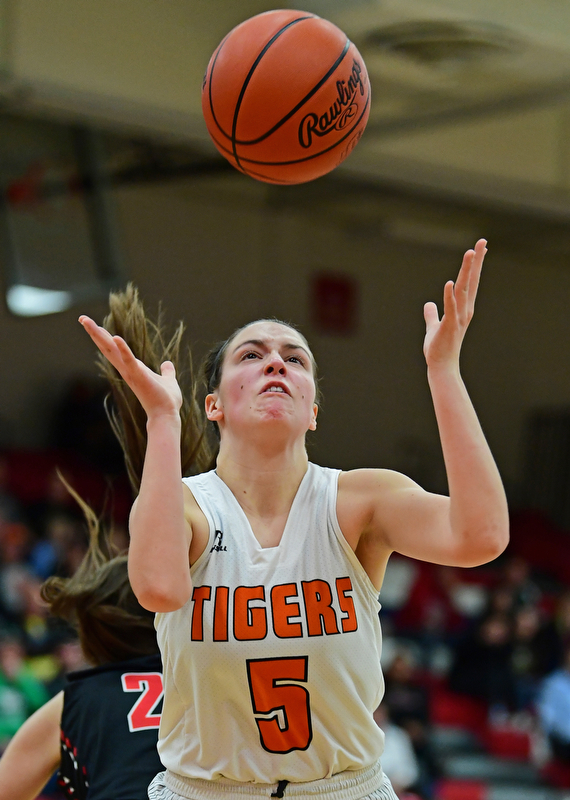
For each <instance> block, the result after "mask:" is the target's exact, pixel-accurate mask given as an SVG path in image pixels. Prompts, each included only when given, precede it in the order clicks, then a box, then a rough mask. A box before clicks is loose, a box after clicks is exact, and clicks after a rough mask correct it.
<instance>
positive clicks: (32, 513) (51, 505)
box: [26, 469, 83, 541]
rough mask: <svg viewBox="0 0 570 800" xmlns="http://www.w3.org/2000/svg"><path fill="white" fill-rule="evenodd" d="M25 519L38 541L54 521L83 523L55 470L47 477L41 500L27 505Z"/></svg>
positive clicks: (43, 536)
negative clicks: (64, 520) (66, 520)
mask: <svg viewBox="0 0 570 800" xmlns="http://www.w3.org/2000/svg"><path fill="white" fill-rule="evenodd" d="M64 477H65V476H64ZM26 517H27V519H28V521H29V523H30V526H31V528H32V530H33V531H34V532H35V534H36V536H37V537H38V539H39V540H40V541H41V540H43V539H44V538H45V536H46V531H47V530H48V528H49V526H50V524H51V522H52V521H53V520H54V519H61V518H63V519H69V520H76V521H77V522H83V517H82V516H81V513H80V512H79V510H78V508H77V504H76V503H75V500H74V499H73V497H72V496H71V494H70V493H69V491H68V490H67V487H66V486H65V484H64V483H63V481H62V480H61V478H60V477H59V475H58V472H57V470H56V469H54V470H53V471H52V472H51V474H50V475H49V477H48V480H47V486H46V489H45V494H44V495H43V497H42V498H41V500H38V501H37V502H35V503H31V504H28V506H27V509H26Z"/></svg>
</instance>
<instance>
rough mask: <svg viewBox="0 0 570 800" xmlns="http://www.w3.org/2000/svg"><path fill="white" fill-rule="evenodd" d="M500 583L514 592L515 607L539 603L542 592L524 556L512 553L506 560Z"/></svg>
mask: <svg viewBox="0 0 570 800" xmlns="http://www.w3.org/2000/svg"><path fill="white" fill-rule="evenodd" d="M499 585H500V586H501V587H503V588H504V589H507V590H510V591H511V592H512V594H513V598H514V604H515V607H518V606H530V605H538V604H539V602H540V598H541V595H542V592H541V590H540V587H539V586H538V584H537V583H536V582H535V581H534V580H533V578H532V576H531V566H530V564H529V562H528V561H527V560H526V559H525V558H523V557H522V556H518V555H512V556H510V557H509V558H507V560H506V561H505V562H504V564H503V567H502V577H501V580H500V582H499Z"/></svg>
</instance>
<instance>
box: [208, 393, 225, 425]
mask: <svg viewBox="0 0 570 800" xmlns="http://www.w3.org/2000/svg"><path fill="white" fill-rule="evenodd" d="M204 405H205V408H206V416H207V417H208V419H209V420H210V422H219V421H220V420H221V419H222V417H223V416H224V413H223V411H222V404H221V402H220V398H219V396H218V393H217V392H212V393H211V394H207V395H206V399H205V401H204Z"/></svg>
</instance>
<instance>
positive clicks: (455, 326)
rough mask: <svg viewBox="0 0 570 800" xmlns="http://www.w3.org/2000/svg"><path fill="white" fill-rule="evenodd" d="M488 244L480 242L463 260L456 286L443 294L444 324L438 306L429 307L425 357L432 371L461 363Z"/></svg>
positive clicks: (431, 305)
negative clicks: (463, 346) (434, 368)
mask: <svg viewBox="0 0 570 800" xmlns="http://www.w3.org/2000/svg"><path fill="white" fill-rule="evenodd" d="M486 252H487V242H486V241H485V239H479V241H478V242H477V244H476V245H475V249H474V250H468V251H467V252H466V253H465V255H464V256H463V262H462V264H461V269H460V270H459V274H458V276H457V280H456V281H455V283H454V282H453V281H448V282H447V283H446V284H445V287H444V290H443V316H442V318H441V320H440V318H439V314H438V310H437V306H436V304H435V303H426V304H425V306H424V319H425V322H426V336H425V339H424V355H425V358H426V362H427V365H428V367H433V366H436V365H446V364H449V365H453V364H454V363H455V364H458V363H459V352H460V350H461V344H462V342H463V337H464V336H465V331H466V330H467V327H468V325H469V323H470V322H471V318H472V317H473V311H474V308H475V298H476V296H477V288H478V286H479V277H480V275H481V268H482V266H483V260H484V258H485V253H486Z"/></svg>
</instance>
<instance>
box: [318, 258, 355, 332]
mask: <svg viewBox="0 0 570 800" xmlns="http://www.w3.org/2000/svg"><path fill="white" fill-rule="evenodd" d="M311 316H312V322H313V325H314V327H315V328H316V330H317V332H318V333H329V334H334V335H337V336H348V335H350V334H352V333H354V332H355V331H356V327H357V322H358V282H357V281H356V279H355V278H353V277H352V275H345V274H342V273H337V272H319V273H317V274H316V275H314V276H313V279H312V286H311Z"/></svg>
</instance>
